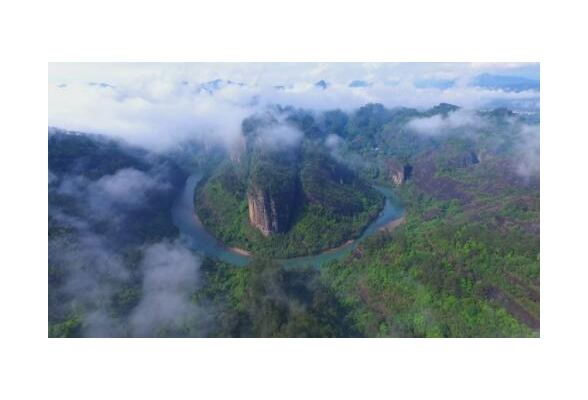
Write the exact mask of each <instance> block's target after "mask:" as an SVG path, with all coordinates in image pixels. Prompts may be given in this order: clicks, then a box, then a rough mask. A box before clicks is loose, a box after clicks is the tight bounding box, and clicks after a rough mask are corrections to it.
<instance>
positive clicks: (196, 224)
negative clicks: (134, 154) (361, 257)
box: [172, 173, 404, 267]
mask: <svg viewBox="0 0 588 400" xmlns="http://www.w3.org/2000/svg"><path fill="white" fill-rule="evenodd" d="M201 179H202V175H201V174H198V173H196V174H193V175H191V176H189V177H188V179H187V180H186V184H185V186H184V188H183V190H182V192H181V193H180V195H179V196H178V198H177V199H176V201H175V203H174V205H173V207H172V218H173V221H174V224H175V225H176V227H177V228H178V230H179V231H180V237H181V238H182V240H183V241H184V242H185V243H186V244H187V245H188V246H189V247H190V248H191V249H192V250H194V251H196V252H197V253H200V254H203V255H206V256H209V257H212V258H216V259H219V260H221V261H224V262H226V263H229V264H233V265H237V266H244V265H247V264H248V263H249V262H250V261H251V257H250V256H247V255H245V254H242V253H240V252H239V251H238V250H234V249H230V248H229V247H227V246H225V245H224V244H222V243H220V242H219V241H218V240H217V239H216V238H215V237H213V236H212V235H211V234H210V233H208V231H207V230H206V229H205V228H204V226H203V225H202V223H201V222H200V220H199V219H198V217H197V216H196V213H195V211H194V189H195V188H196V185H197V184H198V182H199V181H200V180H201ZM375 188H376V189H377V190H378V191H379V192H380V193H382V194H383V195H384V196H385V197H386V202H385V204H384V208H383V209H382V212H381V213H380V215H379V216H378V218H376V219H375V220H374V221H373V222H372V223H371V224H370V225H369V226H368V227H367V228H366V229H365V231H364V232H363V234H362V235H361V236H360V237H359V238H358V239H356V240H354V241H352V242H348V243H346V244H344V245H343V246H340V247H338V248H336V249H332V250H327V251H325V252H324V253H321V254H317V255H314V256H304V257H296V258H290V259H285V260H277V261H278V262H279V263H280V264H282V265H284V266H287V267H296V266H303V265H312V266H314V267H320V266H321V265H322V264H324V263H326V262H329V261H331V260H337V259H340V258H342V257H344V256H345V255H346V254H347V253H349V252H350V251H352V250H353V249H355V248H356V247H357V245H358V244H359V243H360V242H361V241H362V240H364V239H365V238H367V237H369V236H371V235H373V234H374V233H376V232H377V231H378V230H380V229H383V228H386V227H387V226H390V225H394V222H395V221H396V222H397V223H398V222H400V221H401V219H402V218H403V217H404V209H403V208H402V206H401V205H400V203H399V202H398V201H397V200H396V199H395V197H394V194H393V191H392V190H391V189H390V188H387V187H383V186H375Z"/></svg>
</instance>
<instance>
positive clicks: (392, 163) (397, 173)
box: [386, 158, 412, 186]
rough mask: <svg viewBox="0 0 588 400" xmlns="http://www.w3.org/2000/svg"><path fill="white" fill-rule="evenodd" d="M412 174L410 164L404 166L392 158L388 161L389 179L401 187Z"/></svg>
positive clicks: (387, 171)
mask: <svg viewBox="0 0 588 400" xmlns="http://www.w3.org/2000/svg"><path fill="white" fill-rule="evenodd" d="M411 172H412V166H410V165H409V164H402V163H400V162H399V161H398V160H396V159H394V158H390V159H388V160H387V161H386V173H387V175H388V178H389V179H390V180H391V181H392V183H394V185H396V186H399V185H401V184H402V183H404V181H406V180H407V179H408V178H409V177H410V174H411Z"/></svg>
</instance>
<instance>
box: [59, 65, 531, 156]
mask: <svg viewBox="0 0 588 400" xmlns="http://www.w3.org/2000/svg"><path fill="white" fill-rule="evenodd" d="M501 68H502V67H501ZM517 68H519V69H520V68H526V69H528V68H530V67H529V66H528V65H525V66H520V65H511V66H510V67H507V66H504V67H503V69H505V70H506V71H509V70H514V71H516V70H517ZM496 69H497V67H496V65H495V64H489V65H486V66H483V65H482V66H480V65H477V64H468V63H433V64H431V63H322V64H317V63H245V64H239V63H193V64H182V63H178V64H176V63H172V64H124V63H123V64H116V63H115V64H112V63H107V64H94V63H90V64H67V63H65V64H50V65H49V121H48V123H49V126H55V127H59V128H64V129H69V130H77V131H82V132H93V133H101V134H107V135H110V136H114V137H118V138H123V139H125V140H126V141H128V142H130V143H131V144H135V145H140V146H143V147H146V148H149V149H151V150H168V149H171V148H174V147H175V146H179V145H181V144H182V143H184V142H185V141H188V140H199V139H200V140H206V141H207V142H210V143H215V144H221V145H230V144H231V143H234V142H235V140H236V139H237V138H239V136H240V134H241V122H242V121H243V119H244V118H246V117H247V116H249V115H252V114H254V113H259V112H260V111H261V110H263V109H264V108H265V107H266V106H268V105H271V104H280V105H292V106H295V107H301V108H307V109H313V110H328V109H335V108H340V109H343V110H347V111H350V110H353V109H356V108H358V107H361V106H363V105H365V104H366V103H370V102H377V103H382V104H384V105H385V106H387V107H397V106H406V107H417V108H426V107H431V106H433V105H436V104H438V103H441V102H447V103H452V104H457V105H460V106H463V107H466V108H477V107H482V106H483V105H485V104H488V103H490V102H493V101H497V100H508V101H518V102H522V103H525V102H537V103H538V98H539V96H538V94H537V93H536V92H532V91H529V92H518V93H515V92H504V91H499V90H484V89H481V88H474V87H468V86H465V84H464V82H465V81H466V80H467V79H466V78H467V77H468V76H471V75H472V74H478V73H480V72H484V71H494V70H496ZM536 69H538V65H537V66H536ZM216 78H220V79H226V80H229V79H230V80H232V81H233V82H244V83H245V85H243V86H240V85H236V84H233V85H224V86H223V87H221V88H219V89H218V90H216V91H215V92H214V93H213V94H210V93H209V92H207V91H203V90H199V89H200V86H199V84H200V83H202V82H206V81H210V80H212V79H216ZM454 78H459V79H458V81H457V84H456V85H455V86H454V87H452V88H449V89H446V90H441V89H436V88H416V87H415V86H414V81H415V80H416V79H454ZM320 79H325V80H327V81H328V82H329V83H330V86H329V88H328V89H327V90H322V89H320V88H316V87H315V86H314V83H315V82H316V81H318V80H320ZM354 79H364V80H368V81H369V82H370V83H371V85H370V86H369V87H359V88H349V87H348V86H347V85H348V83H349V81H351V80H354ZM390 81H398V82H399V83H398V84H397V85H389V84H387V82H390ZM88 82H99V83H100V82H105V83H108V84H110V85H113V87H111V86H106V87H103V86H100V85H93V86H89V85H88ZM62 84H66V86H65V87H61V86H62ZM275 85H286V86H287V87H286V88H285V89H284V90H277V89H275V88H274V86H275Z"/></svg>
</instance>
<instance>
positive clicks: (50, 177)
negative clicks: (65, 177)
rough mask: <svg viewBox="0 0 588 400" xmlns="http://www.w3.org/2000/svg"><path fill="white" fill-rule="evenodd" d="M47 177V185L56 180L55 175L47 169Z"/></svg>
mask: <svg viewBox="0 0 588 400" xmlns="http://www.w3.org/2000/svg"><path fill="white" fill-rule="evenodd" d="M47 176H48V178H47V182H48V183H47V184H48V185H51V184H52V183H53V182H55V180H56V179H57V177H56V176H55V174H54V173H53V172H51V170H50V169H47Z"/></svg>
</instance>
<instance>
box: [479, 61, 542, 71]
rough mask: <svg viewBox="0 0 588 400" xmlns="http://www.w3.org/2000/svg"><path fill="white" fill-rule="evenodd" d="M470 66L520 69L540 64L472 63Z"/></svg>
mask: <svg viewBox="0 0 588 400" xmlns="http://www.w3.org/2000/svg"><path fill="white" fill-rule="evenodd" d="M470 65H471V66H472V68H475V69H518V68H524V67H534V66H538V65H540V62H472V63H470Z"/></svg>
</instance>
